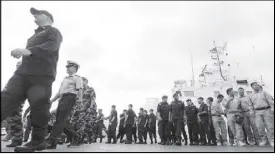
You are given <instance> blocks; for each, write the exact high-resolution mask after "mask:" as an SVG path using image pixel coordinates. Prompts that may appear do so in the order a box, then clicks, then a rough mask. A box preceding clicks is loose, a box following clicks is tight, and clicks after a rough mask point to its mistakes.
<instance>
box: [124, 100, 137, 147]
mask: <svg viewBox="0 0 275 154" xmlns="http://www.w3.org/2000/svg"><path fill="white" fill-rule="evenodd" d="M136 119H137V115H136V113H135V111H133V105H132V104H129V105H128V110H127V111H126V115H125V119H124V128H125V132H126V138H127V140H126V142H125V144H132V142H133V138H132V135H133V134H134V135H136V131H133V127H135V121H136ZM135 129H136V127H135ZM135 142H136V138H135Z"/></svg>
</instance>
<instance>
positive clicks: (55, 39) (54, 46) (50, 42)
mask: <svg viewBox="0 0 275 154" xmlns="http://www.w3.org/2000/svg"><path fill="white" fill-rule="evenodd" d="M47 32H48V33H49V36H48V39H47V41H46V42H44V43H42V44H39V45H36V46H32V47H28V48H27V49H28V50H29V51H30V52H31V53H32V54H31V55H32V56H37V57H42V58H43V57H45V55H49V54H52V53H53V52H56V51H57V50H58V49H59V48H60V45H61V42H62V40H63V38H62V35H61V33H60V32H59V30H58V29H55V28H51V29H49V30H48V31H47Z"/></svg>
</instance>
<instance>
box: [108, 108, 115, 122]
mask: <svg viewBox="0 0 275 154" xmlns="http://www.w3.org/2000/svg"><path fill="white" fill-rule="evenodd" d="M113 118H115V119H114V121H113V123H117V111H111V116H110V120H109V121H110V122H111V120H112V119H113Z"/></svg>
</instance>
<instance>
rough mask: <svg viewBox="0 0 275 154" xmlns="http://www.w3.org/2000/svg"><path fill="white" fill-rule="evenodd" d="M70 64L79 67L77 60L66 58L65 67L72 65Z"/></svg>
mask: <svg viewBox="0 0 275 154" xmlns="http://www.w3.org/2000/svg"><path fill="white" fill-rule="evenodd" d="M72 66H73V67H76V68H77V69H78V68H79V64H78V63H77V62H75V61H72V60H68V61H67V65H66V67H67V68H68V67H72Z"/></svg>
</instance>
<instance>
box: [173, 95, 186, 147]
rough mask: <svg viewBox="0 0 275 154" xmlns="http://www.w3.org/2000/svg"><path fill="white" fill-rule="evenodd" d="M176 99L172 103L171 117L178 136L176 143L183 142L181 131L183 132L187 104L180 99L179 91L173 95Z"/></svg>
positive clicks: (174, 130)
mask: <svg viewBox="0 0 275 154" xmlns="http://www.w3.org/2000/svg"><path fill="white" fill-rule="evenodd" d="M173 97H174V101H173V102H172V103H171V105H170V114H169V119H170V121H171V122H172V123H173V132H174V134H175V138H176V145H179V146H180V145H182V144H181V132H182V127H184V126H182V121H183V120H184V115H185V106H184V103H183V102H182V101H180V100H179V96H178V94H177V93H175V94H174V95H173Z"/></svg>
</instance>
